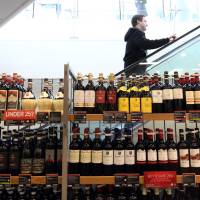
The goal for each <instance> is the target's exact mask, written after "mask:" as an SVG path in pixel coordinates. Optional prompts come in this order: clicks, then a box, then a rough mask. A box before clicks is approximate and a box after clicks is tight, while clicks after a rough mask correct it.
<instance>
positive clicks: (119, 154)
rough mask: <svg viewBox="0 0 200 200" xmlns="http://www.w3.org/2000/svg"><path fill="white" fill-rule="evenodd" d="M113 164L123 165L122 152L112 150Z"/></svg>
mask: <svg viewBox="0 0 200 200" xmlns="http://www.w3.org/2000/svg"><path fill="white" fill-rule="evenodd" d="M114 164H115V165H124V150H114Z"/></svg>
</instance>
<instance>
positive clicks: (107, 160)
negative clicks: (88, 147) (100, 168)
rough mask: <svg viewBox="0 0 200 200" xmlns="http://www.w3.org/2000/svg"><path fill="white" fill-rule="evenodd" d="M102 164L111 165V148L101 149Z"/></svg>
mask: <svg viewBox="0 0 200 200" xmlns="http://www.w3.org/2000/svg"><path fill="white" fill-rule="evenodd" d="M103 164H104V165H113V150H103Z"/></svg>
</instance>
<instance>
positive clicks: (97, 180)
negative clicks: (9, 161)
mask: <svg viewBox="0 0 200 200" xmlns="http://www.w3.org/2000/svg"><path fill="white" fill-rule="evenodd" d="M189 175H190V174H189ZM70 176H71V177H72V176H73V175H70ZM76 176H77V177H78V180H79V184H81V185H89V184H92V185H97V184H115V183H116V177H117V176H79V175H76ZM120 176H121V177H123V176H124V177H129V175H123V174H121V175H118V177H120ZM130 176H132V175H130ZM135 176H136V175H135ZM26 177H27V178H29V179H30V184H33V185H45V184H50V183H51V182H52V183H56V182H57V183H58V184H62V176H55V175H49V176H27V175H22V176H9V175H0V180H1V181H0V184H1V183H3V181H2V178H4V180H5V179H7V182H6V181H4V183H5V182H6V183H7V184H9V183H10V184H13V185H18V184H20V183H21V182H23V181H24V183H27V184H28V180H24V179H25V178H26ZM176 183H177V184H181V183H183V175H176ZM195 183H197V184H199V183H200V175H195ZM139 184H141V185H142V184H144V176H139Z"/></svg>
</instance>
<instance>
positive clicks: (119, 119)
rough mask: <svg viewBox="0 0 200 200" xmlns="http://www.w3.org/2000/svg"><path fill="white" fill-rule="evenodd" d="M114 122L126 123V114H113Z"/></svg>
mask: <svg viewBox="0 0 200 200" xmlns="http://www.w3.org/2000/svg"><path fill="white" fill-rule="evenodd" d="M115 121H117V122H121V123H123V122H127V114H126V113H125V112H115Z"/></svg>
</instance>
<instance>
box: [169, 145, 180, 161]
mask: <svg viewBox="0 0 200 200" xmlns="http://www.w3.org/2000/svg"><path fill="white" fill-rule="evenodd" d="M168 160H169V162H178V152H177V149H172V148H170V149H168Z"/></svg>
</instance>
